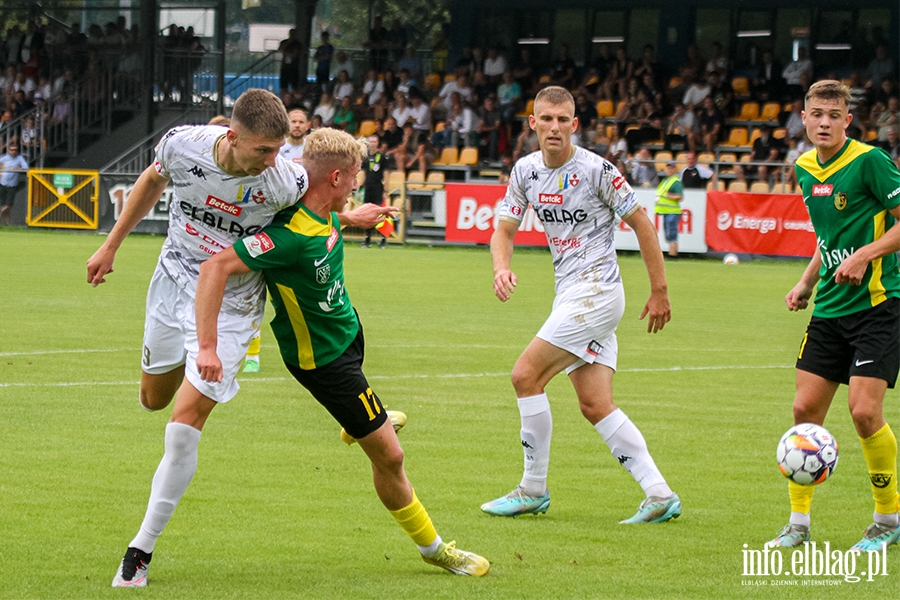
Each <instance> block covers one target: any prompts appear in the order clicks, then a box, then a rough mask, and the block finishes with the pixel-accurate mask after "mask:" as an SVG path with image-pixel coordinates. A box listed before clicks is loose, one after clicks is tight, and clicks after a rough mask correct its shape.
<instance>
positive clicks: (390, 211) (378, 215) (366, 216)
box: [338, 204, 400, 229]
mask: <svg viewBox="0 0 900 600" xmlns="http://www.w3.org/2000/svg"><path fill="white" fill-rule="evenodd" d="M398 214H400V209H399V208H397V207H396V206H378V205H377V204H363V205H361V206H358V207H356V208H354V209H353V210H348V211H345V212H342V213H340V214H338V220H339V221H340V222H341V226H342V227H347V226H351V227H359V228H360V229H372V228H373V227H375V226H376V225H378V224H379V223H381V221H382V220H383V219H384V218H385V217H396V216H397V215H398Z"/></svg>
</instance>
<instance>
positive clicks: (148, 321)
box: [141, 268, 263, 403]
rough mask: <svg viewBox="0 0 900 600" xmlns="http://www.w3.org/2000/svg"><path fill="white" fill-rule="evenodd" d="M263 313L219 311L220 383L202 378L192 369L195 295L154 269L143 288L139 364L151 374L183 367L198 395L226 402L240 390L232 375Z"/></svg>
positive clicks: (194, 363)
mask: <svg viewBox="0 0 900 600" xmlns="http://www.w3.org/2000/svg"><path fill="white" fill-rule="evenodd" d="M262 317H263V314H262V311H260V313H259V314H258V315H252V314H251V315H240V316H239V315H234V314H231V313H227V312H225V311H222V312H220V313H219V321H218V346H217V349H216V352H217V354H218V355H219V360H221V361H222V382H221V383H210V382H208V381H203V380H202V379H201V378H200V373H199V372H198V371H197V353H198V352H199V350H200V345H199V343H198V342H197V323H196V319H195V315H194V299H193V298H192V297H191V296H190V294H188V293H187V292H186V291H184V290H183V289H182V288H180V287H178V286H177V285H176V284H175V282H174V281H172V279H171V278H169V276H168V275H166V274H165V273H163V272H162V270H160V269H159V268H157V269H156V271H155V272H154V273H153V278H152V279H151V280H150V289H149V290H147V314H146V316H145V321H144V351H143V356H142V359H141V368H142V369H143V370H144V372H145V373H148V374H150V375H160V374H162V373H168V372H169V371H171V370H172V369H175V368H177V367H180V366H181V365H184V375H185V377H187V379H188V381H190V382H191V384H192V385H193V386H194V387H195V388H197V390H198V391H199V392H200V393H201V394H203V395H204V396H206V397H207V398H210V399H212V400H215V401H216V402H220V403H223V402H228V401H229V400H231V399H232V398H234V396H235V394H237V392H238V389H239V388H240V386H239V385H238V383H237V380H236V379H235V377H236V376H237V374H238V371H239V370H240V367H241V361H242V360H243V358H244V355H245V354H246V353H247V347H248V346H249V345H250V341H251V340H252V339H253V336H254V335H256V334H257V333H258V332H259V327H260V323H261V322H262Z"/></svg>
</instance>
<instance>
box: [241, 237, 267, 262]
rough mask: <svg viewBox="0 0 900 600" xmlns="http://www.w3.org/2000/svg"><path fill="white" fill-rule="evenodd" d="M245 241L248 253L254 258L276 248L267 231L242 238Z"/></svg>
mask: <svg viewBox="0 0 900 600" xmlns="http://www.w3.org/2000/svg"><path fill="white" fill-rule="evenodd" d="M241 241H242V242H244V247H245V248H246V249H247V253H248V254H250V256H252V257H253V258H256V257H258V256H261V255H263V254H265V253H266V252H268V251H269V250H272V249H273V248H275V243H274V242H273V241H272V238H270V237H269V236H267V235H266V234H265V233H257V234H256V235H254V236H252V237H246V238H244V239H242V240H241Z"/></svg>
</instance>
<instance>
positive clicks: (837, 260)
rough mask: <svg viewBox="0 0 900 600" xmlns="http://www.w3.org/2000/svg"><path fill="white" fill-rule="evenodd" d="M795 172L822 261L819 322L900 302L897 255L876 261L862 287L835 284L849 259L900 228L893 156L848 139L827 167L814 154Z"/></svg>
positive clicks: (899, 181)
mask: <svg viewBox="0 0 900 600" xmlns="http://www.w3.org/2000/svg"><path fill="white" fill-rule="evenodd" d="M795 168H796V172H797V181H798V182H799V183H800V186H801V187H802V188H803V201H804V202H805V203H806V209H807V210H808V211H809V216H810V219H811V220H812V224H813V227H814V228H815V230H816V243H817V244H818V250H819V253H820V254H821V257H822V268H821V269H820V271H819V277H820V281H819V285H818V291H817V292H816V297H815V309H814V310H813V316H817V317H841V316H845V315H849V314H853V313H857V312H859V311H862V310H865V309H867V308H872V307H873V306H877V305H878V304H880V303H882V302H884V300H886V299H887V298H888V297H900V271H898V264H897V256H896V255H895V254H889V255H887V256H884V257H882V258H879V259H876V260H873V261H872V262H871V263H870V264H869V267H868V269H867V270H866V274H865V277H864V278H863V280H862V285H858V286H854V285H838V284H837V283H835V281H834V274H835V272H836V271H837V268H838V266H840V264H841V262H842V261H843V260H844V259H845V258H847V257H848V256H850V255H851V254H853V253H854V252H856V251H857V250H858V249H859V248H861V247H863V246H865V245H866V244H870V243H871V242H873V241H875V240H877V239H878V238H880V237H881V236H883V235H884V233H885V231H887V230H888V229H890V228H891V226H893V224H894V222H895V219H894V217H893V216H892V215H891V214H890V213H889V212H888V211H889V210H890V209H892V208H894V207H895V206H897V205H898V204H900V173H898V171H897V167H896V166H895V165H894V163H893V161H892V160H891V158H890V156H888V155H887V153H885V152H884V151H883V150H881V149H879V148H875V147H873V146H869V145H868V144H863V143H861V142H858V141H856V140H852V139H848V140H847V142H846V143H845V144H844V146H843V148H841V150H840V151H839V152H838V153H837V154H836V155H835V156H833V157H832V158H831V160H829V161H828V162H826V163H825V164H822V163H820V162H819V158H818V155H817V154H816V150H815V149H813V150H810V151H809V152H806V153H805V154H803V155H802V156H801V157H800V158H799V159H798V160H797V163H796V167H795Z"/></svg>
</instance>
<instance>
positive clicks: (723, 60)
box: [705, 42, 728, 81]
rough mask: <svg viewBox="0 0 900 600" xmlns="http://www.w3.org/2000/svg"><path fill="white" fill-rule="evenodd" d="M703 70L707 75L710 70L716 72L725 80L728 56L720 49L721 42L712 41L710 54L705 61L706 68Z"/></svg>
mask: <svg viewBox="0 0 900 600" xmlns="http://www.w3.org/2000/svg"><path fill="white" fill-rule="evenodd" d="M705 72H706V74H707V75H709V74H710V73H712V72H716V73H718V74H719V76H720V77H721V78H722V80H723V81H724V80H727V78H728V56H726V55H725V53H724V52H723V51H722V43H721V42H713V45H712V56H711V57H710V59H709V60H708V61H706V69H705Z"/></svg>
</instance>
